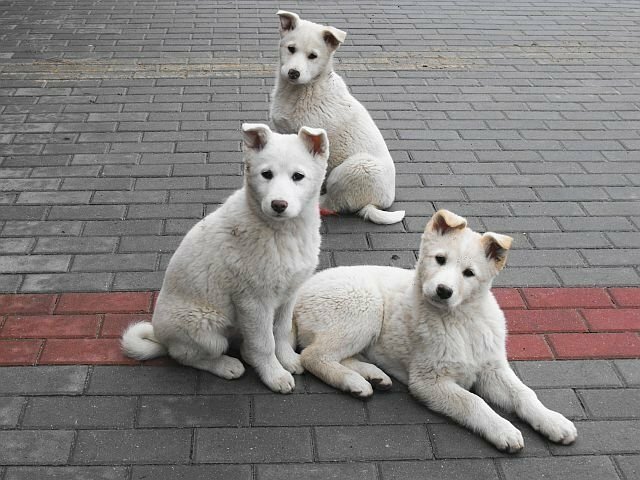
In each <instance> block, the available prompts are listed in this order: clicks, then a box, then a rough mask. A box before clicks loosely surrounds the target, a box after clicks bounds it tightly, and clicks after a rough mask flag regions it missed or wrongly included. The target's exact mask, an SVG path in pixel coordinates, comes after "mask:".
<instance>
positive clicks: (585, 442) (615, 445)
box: [549, 420, 640, 455]
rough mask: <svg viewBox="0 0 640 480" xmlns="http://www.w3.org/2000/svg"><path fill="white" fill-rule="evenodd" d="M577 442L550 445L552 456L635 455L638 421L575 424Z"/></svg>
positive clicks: (639, 431)
mask: <svg viewBox="0 0 640 480" xmlns="http://www.w3.org/2000/svg"><path fill="white" fill-rule="evenodd" d="M576 427H577V429H578V440H576V442H575V443H573V444H571V445H555V444H551V445H550V447H549V448H550V449H551V453H552V454H554V455H602V454H613V453H635V452H636V451H637V444H638V442H637V440H638V435H639V434H640V421H638V420H601V421H583V422H578V423H576Z"/></svg>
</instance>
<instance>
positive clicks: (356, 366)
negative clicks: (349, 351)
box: [340, 357, 392, 390]
mask: <svg viewBox="0 0 640 480" xmlns="http://www.w3.org/2000/svg"><path fill="white" fill-rule="evenodd" d="M340 363H341V364H342V365H344V366H345V367H347V368H350V369H351V370H353V371H355V372H357V373H359V374H360V375H362V376H363V377H364V378H365V379H367V380H368V381H369V382H370V383H371V385H373V387H374V388H375V389H376V390H389V389H390V388H391V385H392V382H391V379H390V378H389V376H388V375H387V374H386V373H384V372H383V371H382V370H380V369H379V368H378V367H376V366H375V365H374V364H372V363H367V362H363V361H361V360H358V359H357V358H355V357H351V358H345V359H344V360H342V362H340Z"/></svg>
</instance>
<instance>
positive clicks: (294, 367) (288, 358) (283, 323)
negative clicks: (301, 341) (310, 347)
mask: <svg viewBox="0 0 640 480" xmlns="http://www.w3.org/2000/svg"><path fill="white" fill-rule="evenodd" d="M295 300H296V298H295V295H294V296H292V297H291V298H290V299H289V300H288V301H287V302H286V303H285V304H284V305H282V306H280V308H278V309H277V310H276V314H275V318H274V322H273V337H274V340H275V344H276V357H277V359H278V361H279V362H280V363H281V364H282V366H283V367H284V369H285V370H287V371H288V372H289V373H297V374H301V373H302V372H304V368H302V364H301V363H300V355H298V354H297V353H296V352H295V350H294V349H293V347H294V345H295V338H294V335H293V331H292V325H291V320H292V317H293V306H294V305H295Z"/></svg>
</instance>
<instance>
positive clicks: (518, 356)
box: [507, 335, 553, 360]
mask: <svg viewBox="0 0 640 480" xmlns="http://www.w3.org/2000/svg"><path fill="white" fill-rule="evenodd" d="M507 356H508V357H509V359H510V360H553V354H552V353H551V350H549V346H548V345H547V343H546V342H545V339H544V336H543V335H509V336H508V337H507Z"/></svg>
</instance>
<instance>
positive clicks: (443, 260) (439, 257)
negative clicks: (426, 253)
mask: <svg viewBox="0 0 640 480" xmlns="http://www.w3.org/2000/svg"><path fill="white" fill-rule="evenodd" d="M436 263H437V264H438V265H444V264H445V263H447V259H446V258H445V257H444V256H443V255H436Z"/></svg>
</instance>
